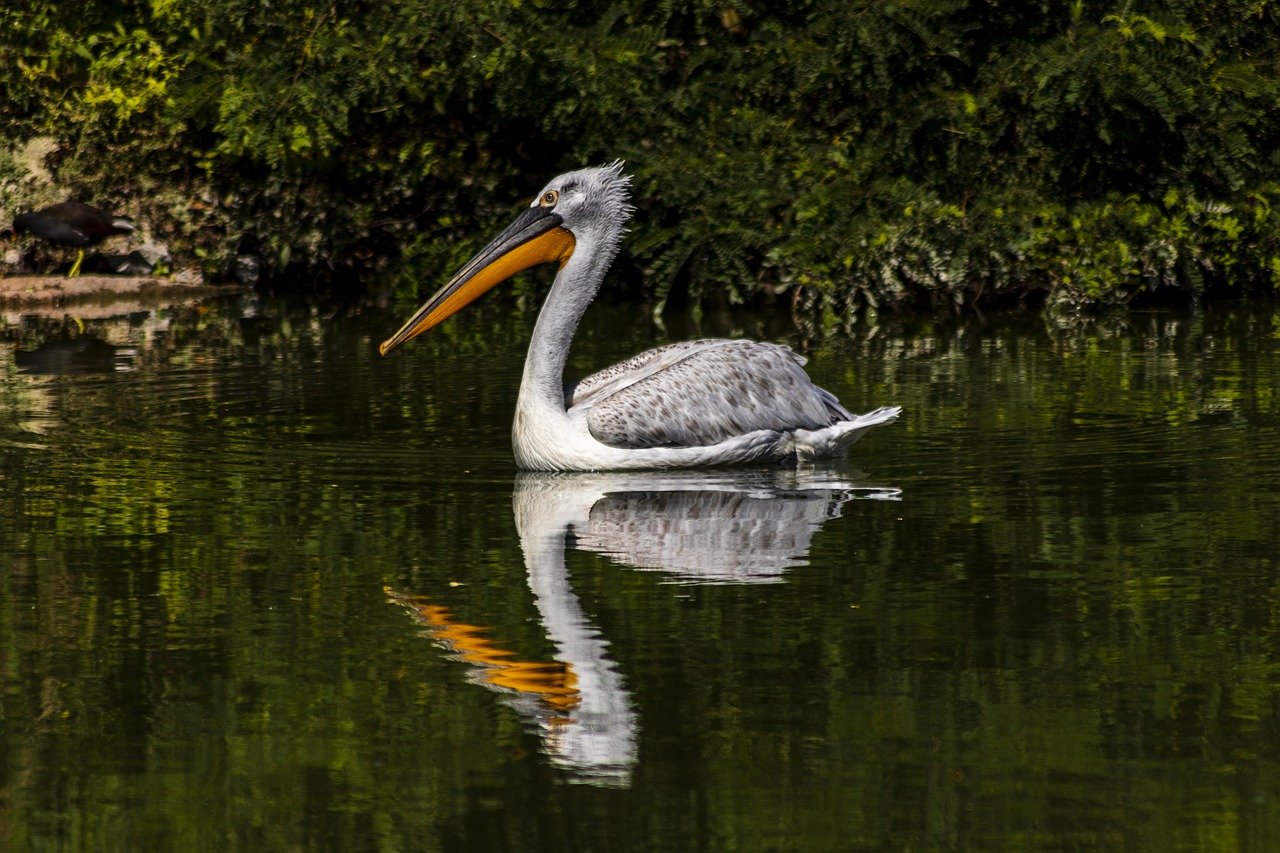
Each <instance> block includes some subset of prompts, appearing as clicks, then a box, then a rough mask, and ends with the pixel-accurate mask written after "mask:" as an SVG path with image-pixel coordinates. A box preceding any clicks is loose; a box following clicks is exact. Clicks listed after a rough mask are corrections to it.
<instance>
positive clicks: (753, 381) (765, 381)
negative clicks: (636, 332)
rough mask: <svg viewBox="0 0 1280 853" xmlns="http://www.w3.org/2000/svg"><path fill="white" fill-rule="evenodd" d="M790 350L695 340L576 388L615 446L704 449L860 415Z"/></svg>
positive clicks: (577, 400)
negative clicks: (822, 384) (852, 412)
mask: <svg viewBox="0 0 1280 853" xmlns="http://www.w3.org/2000/svg"><path fill="white" fill-rule="evenodd" d="M804 363H805V359H804V358H803V357H802V356H799V355H797V354H796V353H794V352H792V351H791V349H790V348H789V347H784V346H779V345H777V344H766V343H757V342H755V341H731V340H710V341H689V342H687V343H682V344H671V345H668V346H665V347H659V348H658V349H654V350H649V351H648V352H645V353H641V354H640V355H638V356H636V357H634V358H632V359H629V360H628V361H625V362H622V363H621V364H618V365H615V366H613V367H611V368H608V369H606V370H603V371H601V372H600V373H596V374H593V375H592V376H589V377H587V378H586V379H584V380H582V381H581V382H579V383H578V384H577V385H576V386H574V387H572V388H570V389H569V390H568V391H567V392H566V394H565V398H566V400H565V401H566V404H568V405H570V406H572V407H573V408H575V409H581V410H585V412H586V417H587V427H588V429H589V430H590V431H591V434H592V435H593V436H594V437H595V439H596V440H597V441H599V442H601V443H603V444H607V445H610V446H612V447H622V448H639V447H705V446H707V445H711V444H718V443H719V442H722V441H726V440H728V439H731V438H735V437H738V436H742V435H746V434H747V433H751V432H755V431H757V430H774V431H778V432H784V431H789V430H795V429H807V430H814V429H819V428H821V427H825V426H830V425H831V424H833V423H836V422H837V421H841V420H847V419H850V418H852V417H853V416H852V415H850V414H849V412H847V411H846V410H845V409H844V408H843V407H842V406H841V405H840V403H839V402H838V401H837V400H836V398H835V397H834V396H832V395H831V394H830V393H828V392H827V391H824V390H822V389H821V388H819V387H817V386H816V385H814V384H813V382H811V381H810V380H809V377H808V375H807V374H806V373H805V372H804V370H803V366H804Z"/></svg>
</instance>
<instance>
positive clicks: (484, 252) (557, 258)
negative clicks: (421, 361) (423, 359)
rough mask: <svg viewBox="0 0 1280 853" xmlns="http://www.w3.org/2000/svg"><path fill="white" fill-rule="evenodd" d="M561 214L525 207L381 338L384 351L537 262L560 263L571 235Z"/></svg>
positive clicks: (570, 245)
mask: <svg viewBox="0 0 1280 853" xmlns="http://www.w3.org/2000/svg"><path fill="white" fill-rule="evenodd" d="M561 221H562V220H561V218H560V216H559V215H557V214H555V213H552V212H551V211H550V210H549V209H548V208H544V207H529V208H526V209H525V211H524V212H523V213H521V214H520V215H519V216H518V217H516V220H515V222H512V223H511V224H510V225H509V226H507V228H506V230H505V231H503V232H502V233H501V234H499V235H498V236H497V237H496V238H494V240H493V242H491V243H490V244H489V245H487V246H485V247H484V248H483V249H481V250H480V252H479V253H478V254H477V255H476V256H475V257H474V258H472V259H471V260H469V261H467V263H466V265H465V266H463V268H462V269H461V270H459V271H458V274H457V275H455V276H454V277H453V278H452V279H450V280H449V283H448V284H446V285H445V286H444V287H442V288H440V289H439V290H438V291H436V294H435V295H434V296H432V297H431V298H430V299H428V300H427V301H426V303H425V304H424V305H423V306H422V307H421V308H419V309H418V311H417V313H415V314H414V315H413V316H412V317H410V318H409V322H407V323H405V324H404V325H403V326H401V327H400V331H398V332H396V333H395V334H394V335H392V336H391V337H390V338H388V339H387V340H385V341H383V342H382V346H380V347H379V348H378V350H379V351H380V352H381V353H382V354H383V355H386V354H387V353H388V352H390V351H391V350H392V349H394V348H395V347H398V346H400V344H402V343H404V342H405V341H407V340H409V339H410V338H413V337H417V336H418V335H420V334H422V333H423V332H425V331H426V330H427V329H430V328H432V327H433V326H436V325H438V324H439V323H441V322H443V321H444V320H446V319H447V318H449V317H451V316H453V315H454V314H456V313H458V312H459V311H461V310H462V309H463V308H465V307H466V306H468V305H470V304H471V303H472V302H474V301H475V300H476V299H478V298H479V297H480V296H481V295H483V294H485V293H487V292H488V291H489V290H491V289H492V288H493V287H494V286H495V285H498V284H501V283H502V282H504V281H506V280H507V279H509V278H511V276H513V275H515V274H516V273H518V272H520V271H521V270H526V269H528V268H529V267H532V266H536V265H537V264H545V263H550V262H552V261H554V262H556V263H559V264H560V266H564V265H565V263H566V262H567V261H568V260H569V257H570V256H571V255H572V254H573V249H574V245H575V243H574V239H573V234H571V233H570V232H569V231H566V230H565V229H564V228H562V227H561Z"/></svg>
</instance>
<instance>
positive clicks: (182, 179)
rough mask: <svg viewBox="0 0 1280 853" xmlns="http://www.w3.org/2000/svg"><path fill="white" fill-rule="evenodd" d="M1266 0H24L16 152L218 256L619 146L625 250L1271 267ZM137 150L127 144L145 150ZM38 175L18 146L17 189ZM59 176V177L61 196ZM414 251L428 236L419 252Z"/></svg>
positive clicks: (313, 253)
mask: <svg viewBox="0 0 1280 853" xmlns="http://www.w3.org/2000/svg"><path fill="white" fill-rule="evenodd" d="M1277 16H1278V12H1277V9H1276V7H1275V5H1274V4H1272V3H1270V2H1267V0H1175V2H1172V3H1154V2H1127V3H1118V2H1110V0H1095V2H1089V0H1079V2H1075V3H1069V4H1061V3H1049V2H1029V3H1001V2H965V0H899V2H870V0H858V2H852V3H834V2H803V1H802V0H793V1H792V2H786V3H770V4H764V3H745V2H744V3H732V4H730V3H725V2H714V3H713V2H705V0H703V2H697V0H695V1H694V2H686V3H645V2H641V0H629V1H628V2H616V3H612V4H594V3H580V2H572V0H562V2H550V0H548V2H523V3H521V2H513V3H500V4H495V3H481V2H476V0H460V2H451V3H442V2H438V0H402V2H397V3H371V2H359V1H358V0H332V2H315V0H280V2H273V3H270V4H264V3H259V2H257V0H219V2H213V3H211V2H205V0H199V2H197V0H149V1H148V2H141V0H131V2H119V3H101V2H97V3H88V4H81V5H75V4H72V5H68V4H65V3H54V2H49V0H18V2H16V3H11V4H6V7H5V8H4V9H3V10H0V27H3V29H4V31H5V32H6V40H5V43H4V44H3V45H0V88H3V89H4V90H5V91H6V92H7V93H9V97H8V98H7V99H6V100H5V102H4V103H3V104H2V105H0V118H2V119H3V125H4V127H5V128H6V130H5V134H6V136H7V137H8V140H9V142H10V143H12V144H14V145H15V147H17V146H20V144H21V143H23V142H25V141H27V140H29V139H31V138H33V137H37V136H42V135H44V136H51V137H53V138H54V139H56V140H57V143H58V150H57V151H56V152H55V154H54V155H53V157H52V158H51V165H52V166H53V167H54V169H55V173H56V177H57V179H58V182H59V189H58V191H57V192H58V193H62V194H66V193H74V194H77V195H82V196H83V195H87V196H93V197H110V198H112V199H113V200H118V201H120V202H127V203H128V204H130V205H132V206H133V208H135V209H134V210H133V212H134V213H135V214H136V215H139V216H141V217H142V218H144V219H145V220H146V221H148V222H149V223H150V224H151V226H152V229H153V232H154V233H155V234H156V236H158V237H160V238H162V239H166V240H169V241H170V242H171V243H172V244H173V248H174V250H175V251H176V252H177V253H178V255H179V256H183V255H185V256H186V258H187V260H188V261H192V260H194V259H198V260H199V262H200V263H201V264H203V266H204V267H205V270H206V272H207V273H208V274H210V275H223V274H226V273H227V271H228V270H229V268H230V267H231V264H232V262H233V260H234V258H235V257H236V256H237V255H240V254H245V255H251V256H261V258H262V259H263V261H264V263H265V265H266V268H267V269H268V270H269V271H272V272H275V273H281V272H284V271H288V270H294V271H304V270H305V271H309V272H312V273H316V272H320V271H323V270H325V269H334V268H344V269H348V268H349V269H355V270H366V271H371V270H382V269H392V270H395V271H396V273H397V275H398V276H399V281H400V284H399V285H398V286H399V287H400V288H401V289H403V290H405V291H408V292H412V291H414V290H415V289H416V288H417V287H418V280H419V276H418V275H417V274H416V273H415V270H417V269H422V270H429V273H428V276H429V277H430V278H431V279H432V280H434V279H435V278H437V277H438V270H439V268H440V267H441V266H444V267H448V266H451V265H452V264H453V263H455V262H456V261H457V260H458V259H459V258H461V257H462V256H464V255H465V254H467V252H468V250H470V249H473V248H475V246H476V244H477V241H478V240H480V239H482V236H483V235H484V234H486V233H487V232H488V229H489V228H490V227H491V226H492V225H495V224H496V223H497V222H498V221H499V220H502V219H504V218H506V217H507V216H508V215H509V211H510V209H511V207H512V206H513V205H514V204H516V203H517V202H518V201H519V200H521V199H523V198H524V197H526V196H527V195H529V194H530V193H532V192H533V191H534V190H535V189H536V188H537V187H538V186H540V185H541V183H542V182H543V181H544V180H545V179H546V178H548V177H550V176H551V175H553V174H554V173H556V172H557V171H560V170H562V169H565V168H570V167H577V166H581V165H583V164H586V163H593V162H602V161H606V160H610V159H613V158H615V157H622V158H625V159H627V160H628V161H629V163H630V166H631V168H632V169H633V170H634V171H635V172H636V174H637V178H638V181H637V184H638V196H639V199H640V201H641V209H640V215H639V218H638V222H637V224H636V227H635V229H634V232H633V235H632V237H631V239H630V240H629V243H628V247H627V251H626V253H625V255H624V258H623V259H622V261H621V265H622V267H623V272H624V278H626V280H628V281H630V282H632V284H633V286H634V287H638V288H642V289H643V292H644V293H646V294H647V295H649V296H651V297H652V298H653V299H654V300H655V306H656V307H657V308H658V309H659V310H660V309H661V306H662V305H663V304H664V303H665V301H666V300H667V299H668V298H669V297H670V296H672V295H680V296H681V298H684V296H685V295H686V294H687V295H689V296H692V298H694V299H695V300H703V299H707V298H711V297H714V298H717V299H720V298H724V299H728V300H729V301H741V300H746V299H749V298H755V297H762V296H776V295H778V294H787V296H788V298H790V299H792V300H793V302H794V304H795V305H797V306H798V307H799V308H801V309H802V310H805V311H809V312H825V313H828V314H831V315H834V316H837V317H848V316H850V315H851V314H855V313H857V312H858V311H860V310H861V309H863V308H865V307H868V306H885V305H902V304H913V303H914V304H918V303H935V304H936V303H942V304H951V303H955V304H959V303H965V302H972V301H975V300H979V299H982V298H984V297H985V298H988V299H990V298H1002V297H1010V298H1024V297H1026V296H1028V295H1034V297H1035V298H1036V299H1040V298H1042V297H1047V298H1048V299H1049V300H1050V301H1051V302H1052V303H1053V304H1056V305H1065V306H1074V305H1082V304H1089V303H1095V302H1099V301H1101V302H1124V301H1127V300H1129V299H1131V298H1132V297H1133V296H1134V295H1135V294H1137V293H1140V292H1143V291H1144V290H1147V289H1151V288H1178V289H1181V290H1188V291H1193V292H1203V291H1205V290H1207V289H1209V288H1212V287H1215V286H1231V287H1237V288H1243V287H1261V288H1271V287H1274V286H1275V285H1276V284H1277V283H1278V282H1280V214H1277V213H1276V212H1274V210H1273V208H1274V206H1275V204H1276V201H1277V198H1278V196H1280V155H1278V154H1277V149H1276V146H1275V143H1274V140H1276V139H1277V138H1280V74H1278V73H1277V70H1276V69H1277V64H1278V63H1280V26H1277V23H1278V22H1277ZM122 167H123V168H122ZM40 192H46V193H49V194H53V191H52V190H49V189H48V188H45V189H43V190H42V189H40V188H38V187H36V186H34V185H33V184H30V183H28V182H26V181H24V179H23V172H22V169H21V168H20V167H19V166H18V165H16V161H11V162H5V163H0V204H3V205H5V206H6V207H8V208H9V209H12V208H14V207H15V206H17V205H20V204H25V203H27V202H29V201H34V200H35V198H34V197H35V196H37V195H39V194H40ZM41 200H44V199H41ZM397 257H407V258H409V259H416V260H417V261H418V262H419V263H418V264H417V265H416V266H415V265H414V264H408V265H406V264H404V263H400V262H397V263H396V264H393V265H389V264H387V263H386V262H387V260H388V259H390V258H397Z"/></svg>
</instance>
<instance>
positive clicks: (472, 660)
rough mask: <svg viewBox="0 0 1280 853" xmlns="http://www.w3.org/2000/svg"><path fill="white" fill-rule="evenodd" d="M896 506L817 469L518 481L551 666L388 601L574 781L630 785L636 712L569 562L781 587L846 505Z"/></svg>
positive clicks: (444, 612) (882, 493)
mask: <svg viewBox="0 0 1280 853" xmlns="http://www.w3.org/2000/svg"><path fill="white" fill-rule="evenodd" d="M897 497H898V491H897V490H896V489H884V488H867V487H859V486H856V485H854V484H852V483H850V482H848V481H847V480H845V479H843V478H841V477H839V476H836V475H833V474H829V473H823V472H821V471H816V470H807V471H806V470H790V471H786V470H778V469H775V470H764V471H730V470H725V471H710V472H707V471H677V472H600V473H590V474H571V473H544V472H525V473H521V474H520V475H519V476H518V477H517V479H516V483H515V490H514V493H513V495H512V505H513V507H512V508H513V511H514V514H515V522H516V529H517V531H518V533H519V536H520V547H521V549H522V550H523V552H524V559H525V567H526V570H527V580H528V583H529V589H530V591H532V593H533V596H534V603H535V605H536V607H537V609H538V615H539V618H540V620H541V622H542V626H543V628H544V629H545V631H546V634H547V638H548V639H549V640H550V641H551V642H552V644H553V645H554V646H555V649H556V660H555V661H552V662H537V661H527V660H521V659H519V657H518V656H517V655H516V654H514V653H513V652H511V651H510V650H508V649H505V648H503V647H502V646H501V644H500V643H499V642H498V641H496V640H494V639H492V638H491V636H490V634H491V632H490V631H489V630H488V629H485V628H483V627H478V626H473V625H467V624H462V623H459V622H458V621H456V620H455V619H454V618H453V617H452V615H451V614H450V612H449V611H448V609H447V608H446V607H445V606H443V605H441V604H440V603H439V602H437V601H435V600H432V599H428V598H425V597H419V596H410V595H406V594H404V593H402V592H397V591H394V590H388V591H387V592H388V595H389V597H390V599H391V600H392V601H393V602H395V603H397V604H400V605H402V606H404V607H406V608H407V609H409V610H410V612H412V613H413V614H414V615H415V618H416V619H417V620H418V621H419V622H420V623H421V624H422V625H423V626H424V627H425V628H426V633H427V634H428V635H429V636H431V637H432V639H433V640H435V641H436V642H437V643H439V644H440V645H442V646H444V647H445V648H447V649H448V650H449V651H450V652H451V653H453V654H454V655H455V656H456V657H457V659H458V660H461V661H463V662H465V663H466V664H468V666H469V668H470V672H469V675H468V677H469V679H470V680H471V681H473V682H475V683H479V684H483V685H484V686H486V687H488V688H490V689H491V690H494V691H495V692H498V693H499V694H501V695H502V696H503V698H504V701H505V702H506V703H507V704H508V705H510V706H511V707H512V708H514V709H515V710H516V711H517V712H518V713H519V714H520V716H521V717H522V718H523V719H524V720H525V721H526V722H527V723H528V724H529V725H530V726H531V728H533V729H534V730H535V731H536V732H537V733H538V735H539V737H540V739H541V740H542V744H543V751H544V752H545V753H546V754H547V756H548V757H549V758H550V760H551V762H552V763H553V764H554V765H555V766H557V767H559V768H561V769H562V770H563V771H565V773H566V776H567V778H568V779H570V780H571V781H579V782H588V783H593V784H606V785H626V784H628V783H629V782H630V777H631V771H632V768H633V767H634V765H635V762H636V738H637V721H636V714H635V710H634V708H633V706H632V702H631V698H630V695H629V693H628V692H627V688H626V686H625V685H624V684H623V680H622V677H621V674H620V673H619V671H618V667H617V664H616V663H615V662H614V660H613V659H612V658H611V657H610V656H609V653H608V651H609V643H608V640H606V639H605V638H604V637H603V636H602V635H601V633H600V631H599V629H598V628H596V626H595V625H594V624H593V623H592V621H591V619H590V618H589V617H588V615H587V613H586V611H585V610H584V609H583V606H582V603H581V601H580V600H579V599H578V596H577V595H576V594H575V593H574V591H573V588H572V586H571V584H570V578H569V572H568V569H567V567H566V562H565V552H566V551H567V550H568V549H569V548H576V549H578V550H584V551H592V552H595V553H598V554H603V555H605V556H607V557H609V558H610V559H612V560H614V561H616V562H618V563H621V564H624V565H627V566H631V567H633V568H637V569H643V570H652V571H660V572H665V573H666V574H667V575H668V578H669V580H670V581H671V582H673V583H686V584H687V583H718V584H725V583H770V582H777V581H780V580H782V578H783V575H784V573H785V571H786V570H787V569H788V568H790V567H792V566H799V565H804V564H805V562H806V556H807V554H808V549H809V543H810V540H811V539H812V537H813V534H814V533H816V532H817V531H818V529H819V528H820V527H821V526H822V525H823V524H824V523H825V522H827V521H828V520H830V519H832V518H835V517H837V516H839V515H840V512H841V507H842V506H843V505H844V504H845V503H847V502H848V501H850V500H854V499H857V498H865V499H880V500H896V499H897Z"/></svg>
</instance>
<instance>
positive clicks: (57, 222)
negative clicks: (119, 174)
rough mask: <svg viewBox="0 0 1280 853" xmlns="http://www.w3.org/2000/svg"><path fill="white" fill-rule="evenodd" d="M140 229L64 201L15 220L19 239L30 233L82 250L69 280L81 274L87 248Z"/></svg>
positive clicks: (126, 220) (99, 211)
mask: <svg viewBox="0 0 1280 853" xmlns="http://www.w3.org/2000/svg"><path fill="white" fill-rule="evenodd" d="M136 228H137V226H136V225H134V224H133V223H132V222H130V221H129V220H128V219H125V218H124V217H121V216H116V215H115V214H113V213H108V212H107V211H105V210H102V209H100V208H97V207H91V206H90V205H87V204H81V203H80V202H78V201H64V202H62V203H61V204H55V205H51V206H49V207H46V208H44V209H43V210H37V211H35V212H33V213H20V214H18V215H17V216H15V217H14V218H13V236H15V237H16V236H17V235H18V234H20V233H21V232H23V231H30V232H31V233H32V234H35V235H36V236H37V237H41V238H43V239H45V240H47V241H49V242H50V243H57V244H60V245H63V246H75V247H76V248H77V249H79V250H80V254H79V256H78V257H77V258H76V262H75V264H74V265H72V267H71V272H69V273H67V278H72V277H73V276H75V275H76V274H77V273H79V272H80V264H82V263H83V262H84V250H85V247H86V246H93V245H96V244H98V243H101V242H102V241H103V240H105V239H107V238H108V237H114V236H115V235H117V234H130V233H132V232H133V231H134V230H135V229H136Z"/></svg>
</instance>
